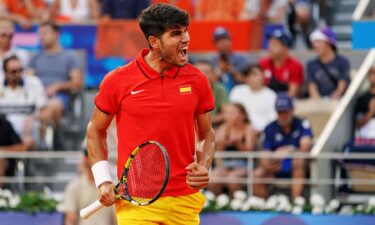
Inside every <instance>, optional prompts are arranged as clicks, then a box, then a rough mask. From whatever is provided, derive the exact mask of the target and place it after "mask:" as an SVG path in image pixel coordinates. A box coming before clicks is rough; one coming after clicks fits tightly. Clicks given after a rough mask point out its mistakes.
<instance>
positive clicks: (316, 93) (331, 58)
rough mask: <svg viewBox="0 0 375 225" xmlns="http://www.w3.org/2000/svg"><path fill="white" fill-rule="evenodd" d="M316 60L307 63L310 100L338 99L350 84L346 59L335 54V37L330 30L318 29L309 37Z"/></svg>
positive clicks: (348, 65) (348, 66)
mask: <svg viewBox="0 0 375 225" xmlns="http://www.w3.org/2000/svg"><path fill="white" fill-rule="evenodd" d="M310 40H311V42H312V45H313V48H314V51H315V53H316V54H317V58H315V59H313V60H311V61H309V62H308V63H307V82H308V88H309V94H310V97H311V98H314V99H319V98H330V99H339V98H341V97H342V95H343V94H344V92H345V90H346V88H347V86H348V84H349V82H350V76H349V72H350V64H349V61H348V59H346V58H345V57H344V56H341V55H339V54H337V46H336V35H335V33H334V32H333V31H332V30H331V29H330V28H318V29H316V30H315V31H314V32H313V33H312V34H311V36H310Z"/></svg>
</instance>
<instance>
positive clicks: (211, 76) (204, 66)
mask: <svg viewBox="0 0 375 225" xmlns="http://www.w3.org/2000/svg"><path fill="white" fill-rule="evenodd" d="M194 66H195V67H197V68H198V69H199V70H200V71H201V72H202V73H204V74H205V75H206V76H207V78H208V80H209V81H210V84H211V88H212V91H213V93H214V98H215V109H214V110H213V111H211V115H212V124H213V126H214V127H217V126H218V125H219V124H220V123H221V122H222V121H223V116H222V110H221V108H222V105H224V104H225V103H227V102H228V93H227V91H226V89H225V87H224V86H223V85H222V84H220V83H219V76H218V74H217V73H216V71H215V67H214V65H213V63H212V62H211V61H209V60H203V59H202V60H198V61H196V62H195V63H194Z"/></svg>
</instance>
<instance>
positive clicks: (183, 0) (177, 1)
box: [152, 0, 195, 18]
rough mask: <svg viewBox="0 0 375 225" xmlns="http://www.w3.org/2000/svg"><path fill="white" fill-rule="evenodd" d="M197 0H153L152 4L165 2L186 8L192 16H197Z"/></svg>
mask: <svg viewBox="0 0 375 225" xmlns="http://www.w3.org/2000/svg"><path fill="white" fill-rule="evenodd" d="M194 2H195V0H152V4H157V3H165V4H171V5H175V6H177V7H178V8H180V9H183V10H185V11H186V12H187V13H188V14H189V17H190V18H194V17H195V4H194Z"/></svg>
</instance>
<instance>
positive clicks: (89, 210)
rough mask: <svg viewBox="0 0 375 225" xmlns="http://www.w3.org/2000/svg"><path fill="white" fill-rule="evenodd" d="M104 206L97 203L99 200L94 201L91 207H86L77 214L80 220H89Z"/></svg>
mask: <svg viewBox="0 0 375 225" xmlns="http://www.w3.org/2000/svg"><path fill="white" fill-rule="evenodd" d="M104 207H105V206H104V205H103V204H102V203H100V202H99V200H96V201H95V202H93V203H91V205H89V206H87V207H86V208H83V209H81V211H80V212H79V215H80V216H81V218H82V219H87V218H89V217H90V216H91V215H92V214H94V213H96V211H98V210H100V209H101V208H104Z"/></svg>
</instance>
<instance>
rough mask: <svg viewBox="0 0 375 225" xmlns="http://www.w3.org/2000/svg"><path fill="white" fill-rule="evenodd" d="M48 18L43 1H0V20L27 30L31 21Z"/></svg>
mask: <svg viewBox="0 0 375 225" xmlns="http://www.w3.org/2000/svg"><path fill="white" fill-rule="evenodd" d="M47 17H48V12H47V9H46V6H45V4H44V1H43V0H0V18H1V19H10V20H12V21H14V22H16V23H18V24H19V25H20V26H21V27H22V28H24V29H28V28H30V27H31V24H32V22H33V21H41V20H43V19H46V18H47Z"/></svg>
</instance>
